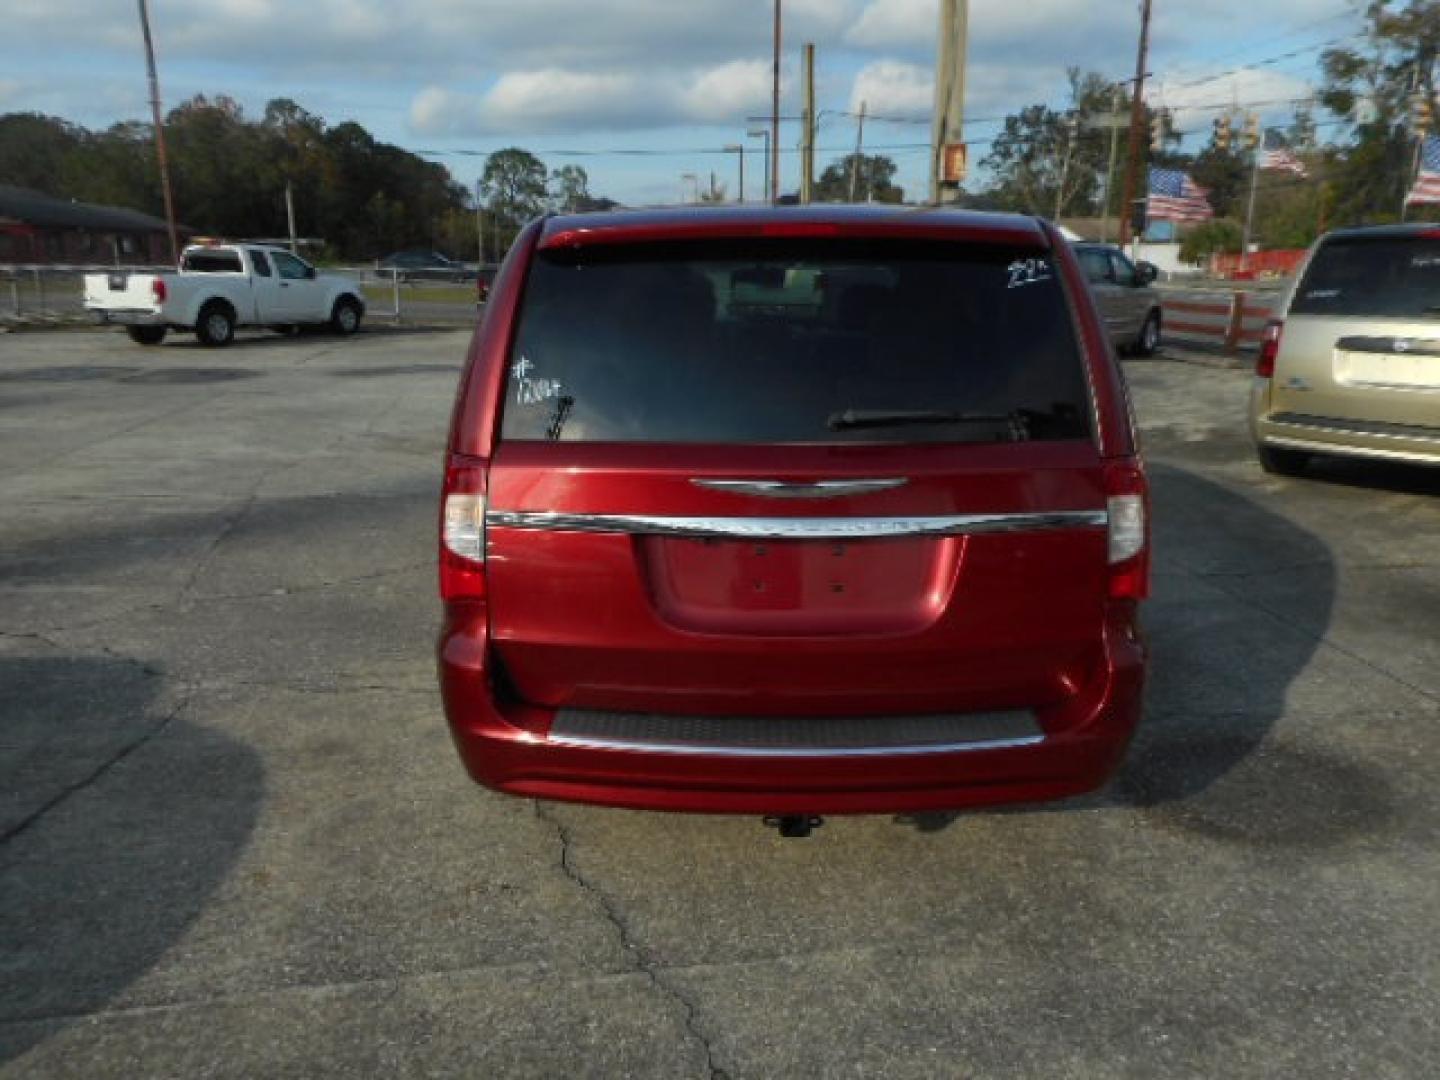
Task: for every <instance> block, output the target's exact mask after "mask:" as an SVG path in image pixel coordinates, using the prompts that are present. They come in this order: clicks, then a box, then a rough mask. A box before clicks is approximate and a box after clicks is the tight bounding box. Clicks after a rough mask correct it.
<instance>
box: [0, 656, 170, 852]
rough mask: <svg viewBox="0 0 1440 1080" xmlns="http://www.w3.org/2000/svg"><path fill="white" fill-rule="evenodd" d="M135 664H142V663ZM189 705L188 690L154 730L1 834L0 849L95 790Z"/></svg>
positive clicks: (107, 759)
mask: <svg viewBox="0 0 1440 1080" xmlns="http://www.w3.org/2000/svg"><path fill="white" fill-rule="evenodd" d="M135 662H136V663H138V661H135ZM140 666H141V670H143V671H145V672H146V674H153V672H152V671H151V669H149V668H148V667H146V666H145V665H143V664H141V665H140ZM189 702H190V696H189V692H188V691H187V692H186V693H185V694H184V695H183V696H182V697H181V699H180V700H179V701H177V702H176V703H175V706H174V708H172V709H171V710H170V711H169V712H167V713H166V714H165V715H164V716H162V717H161V718H160V719H159V720H158V721H157V722H156V723H154V724H151V725H150V727H148V728H146V729H145V730H144V731H143V732H141V733H140V735H139V736H137V737H136V738H134V739H131V740H130V741H129V742H128V743H126V744H124V745H123V746H121V747H120V748H119V749H118V750H117V751H115V753H113V754H111V755H110V757H108V758H106V759H105V760H104V761H102V762H101V763H100V764H99V765H97V766H96V767H95V768H94V769H92V770H91V771H90V772H89V773H88V774H87V775H85V776H83V777H81V778H80V779H79V780H77V781H75V782H74V783H72V784H69V785H67V786H66V787H64V788H62V789H61V790H60V791H58V792H56V793H55V794H54V795H52V796H51V797H50V798H49V799H47V800H45V802H43V803H41V804H40V805H39V806H38V807H36V808H35V809H34V810H32V811H31V812H30V813H29V814H27V815H25V817H23V818H21V819H20V820H19V821H18V822H16V823H15V824H14V825H12V826H11V827H10V828H8V829H6V830H5V831H4V832H3V833H0V847H3V846H4V845H6V844H8V843H10V841H12V840H14V839H16V838H17V837H19V836H21V835H22V834H24V833H25V832H27V831H28V830H29V829H30V828H31V827H33V826H34V825H35V823H36V822H38V821H39V820H40V819H41V818H43V817H45V815H47V814H49V813H50V811H52V810H54V809H55V808H56V807H58V806H60V805H61V804H62V803H64V802H66V801H67V800H68V799H69V798H70V797H71V796H72V795H77V794H79V793H80V792H82V791H84V790H85V789H86V788H88V787H91V786H92V785H94V784H95V783H97V782H98V781H99V780H100V779H101V778H102V777H103V776H104V775H105V774H106V773H108V772H109V771H110V770H111V769H113V768H114V767H115V766H116V765H119V764H120V763H121V762H122V761H124V760H125V759H126V758H128V757H129V756H130V755H131V754H133V753H135V751H137V750H139V749H140V748H141V747H143V746H145V745H146V744H147V743H149V742H151V741H153V740H154V739H156V738H158V737H159V736H161V735H163V734H164V733H165V731H166V730H168V729H169V727H170V725H171V724H173V723H174V722H175V720H176V718H177V717H179V715H180V713H181V712H182V711H183V710H184V709H185V707H186V705H188V704H189Z"/></svg>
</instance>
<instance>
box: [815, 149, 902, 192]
mask: <svg viewBox="0 0 1440 1080" xmlns="http://www.w3.org/2000/svg"><path fill="white" fill-rule="evenodd" d="M857 168H858V172H857V171H856V170H857ZM895 172H896V166H895V162H894V161H892V160H891V159H890V158H888V157H886V156H885V155H884V154H858V155H857V154H846V155H845V156H844V157H843V158H840V159H839V160H838V161H832V162H831V163H830V164H829V165H827V166H825V168H824V170H823V171H822V172H821V173H820V177H819V179H817V180H816V181H815V191H814V198H815V201H816V202H850V201H851V199H850V185H851V176H852V175H853V176H854V181H855V199H854V201H855V202H879V203H899V202H904V201H905V189H904V188H901V187H897V186H896V185H895V182H894V181H895Z"/></svg>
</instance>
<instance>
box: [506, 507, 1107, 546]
mask: <svg viewBox="0 0 1440 1080" xmlns="http://www.w3.org/2000/svg"><path fill="white" fill-rule="evenodd" d="M485 524H486V525H487V526H489V527H491V528H511V529H540V530H545V531H554V532H599V533H632V534H636V535H640V536H683V537H698V538H710V537H714V538H725V537H729V538H735V539H741V540H860V539H868V538H876V537H887V536H975V535H978V534H981V533H1010V532H1036V531H1041V530H1050V529H1103V528H1105V527H1106V526H1107V525H1108V524H1109V515H1108V514H1107V513H1106V512H1105V511H1104V510H1055V511H1049V512H1044V513H1019V514H954V515H950V516H946V517H813V518H800V517H668V516H663V515H658V514H657V515H648V514H554V513H544V512H536V511H522V510H489V511H487V512H486V514H485Z"/></svg>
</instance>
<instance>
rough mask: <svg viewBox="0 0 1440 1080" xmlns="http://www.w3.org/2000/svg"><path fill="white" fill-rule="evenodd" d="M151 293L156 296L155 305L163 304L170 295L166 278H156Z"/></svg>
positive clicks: (151, 283) (151, 286) (153, 280)
mask: <svg viewBox="0 0 1440 1080" xmlns="http://www.w3.org/2000/svg"><path fill="white" fill-rule="evenodd" d="M150 292H151V293H152V294H154V296H155V303H157V304H163V303H164V302H165V298H166V297H167V296H169V295H170V290H169V288H167V287H166V285H165V279H164V278H158V277H157V278H154V279H152V280H151V282H150Z"/></svg>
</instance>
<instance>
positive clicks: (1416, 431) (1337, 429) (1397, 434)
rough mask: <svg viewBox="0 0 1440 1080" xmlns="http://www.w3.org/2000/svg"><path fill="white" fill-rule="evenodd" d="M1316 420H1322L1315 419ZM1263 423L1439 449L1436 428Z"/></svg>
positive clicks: (1274, 419) (1330, 422)
mask: <svg viewBox="0 0 1440 1080" xmlns="http://www.w3.org/2000/svg"><path fill="white" fill-rule="evenodd" d="M1290 415H1291V416H1294V415H1296V414H1294V413H1291V414H1290ZM1316 419H1324V418H1320V417H1317V418H1316ZM1265 422H1266V423H1268V424H1269V425H1270V426H1271V427H1274V428H1280V429H1283V430H1285V431H1308V432H1323V433H1324V434H1326V435H1336V436H1339V437H1340V438H1344V439H1397V440H1400V441H1404V442H1417V443H1434V444H1435V445H1436V446H1437V447H1440V431H1437V429H1436V428H1422V427H1420V426H1418V425H1409V424H1391V425H1387V429H1384V430H1379V431H1375V430H1368V429H1366V428H1357V427H1346V426H1345V424H1344V422H1343V421H1339V420H1327V421H1326V422H1325V423H1315V424H1307V423H1304V422H1302V421H1298V420H1289V419H1283V420H1282V419H1280V418H1279V416H1278V415H1271V416H1269V417H1266V418H1265ZM1395 429H1399V430H1395ZM1407 429H1408V430H1407ZM1432 432H1434V434H1432Z"/></svg>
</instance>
